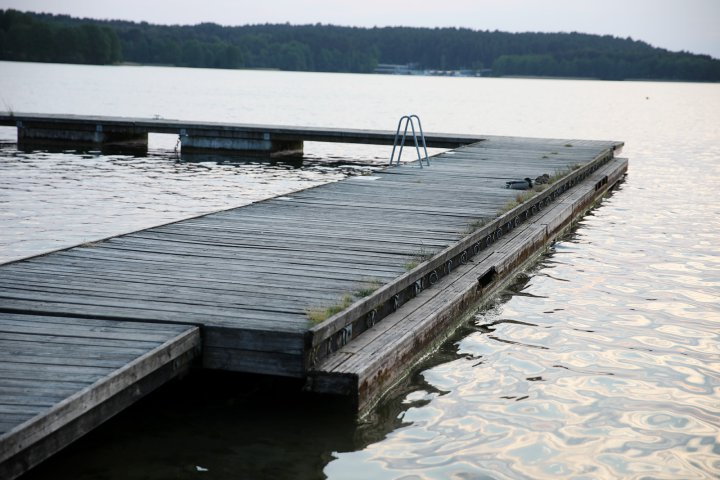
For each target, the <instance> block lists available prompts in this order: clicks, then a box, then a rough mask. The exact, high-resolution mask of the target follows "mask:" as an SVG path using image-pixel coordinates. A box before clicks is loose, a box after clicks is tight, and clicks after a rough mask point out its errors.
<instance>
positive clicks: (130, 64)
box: [0, 59, 720, 84]
mask: <svg viewBox="0 0 720 480" xmlns="http://www.w3.org/2000/svg"><path fill="white" fill-rule="evenodd" d="M0 62H8V63H29V64H32V63H35V64H44V65H77V66H86V67H162V68H192V69H202V70H225V71H227V70H238V71H248V72H287V73H328V74H341V75H383V76H391V77H434V78H465V79H468V78H476V79H507V80H577V81H597V82H653V83H694V84H697V83H701V84H718V83H720V81H709V80H707V81H700V80H666V79H659V78H658V79H653V78H625V79H622V80H608V79H602V78H592V77H553V76H539V75H503V76H478V77H472V76H465V77H459V76H458V77H453V76H450V75H397V74H390V73H375V72H325V71H317V70H282V69H279V68H212V67H187V66H183V65H170V64H156V63H137V62H119V63H109V64H102V65H95V64H88V63H71V62H37V61H19V60H3V59H0Z"/></svg>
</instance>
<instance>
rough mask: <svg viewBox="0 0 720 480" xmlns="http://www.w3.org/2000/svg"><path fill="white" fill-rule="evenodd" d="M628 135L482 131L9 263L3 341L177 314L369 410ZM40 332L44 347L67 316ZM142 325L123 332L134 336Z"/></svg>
mask: <svg viewBox="0 0 720 480" xmlns="http://www.w3.org/2000/svg"><path fill="white" fill-rule="evenodd" d="M621 147H622V143H620V142H611V141H607V142H605V141H583V140H575V139H563V140H558V139H554V140H553V139H532V138H514V137H493V136H484V137H483V141H481V142H476V143H472V144H470V145H466V146H463V147H460V148H457V149H454V150H450V151H447V152H445V153H443V154H440V155H437V156H435V157H432V158H431V166H430V167H425V168H419V166H418V165H417V164H413V163H409V164H404V165H402V166H399V167H392V168H387V169H385V170H382V171H378V172H376V173H373V174H371V175H367V176H357V177H350V178H348V179H346V180H343V181H340V182H336V183H331V184H327V185H322V186H319V187H315V188H311V189H307V190H303V191H300V192H296V193H293V194H290V195H286V196H282V197H277V198H273V199H269V200H266V201H262V202H258V203H256V204H252V205H248V206H245V207H240V208H235V209H230V210H226V211H223V212H218V213H213V214H209V215H205V216H201V217H196V218H192V219H188V220H184V221H180V222H175V223H171V224H168V225H162V226H159V227H154V228H150V229H146V230H142V231H138V232H133V233H129V234H125V235H120V236H118V237H114V238H111V239H107V240H104V241H100V242H94V243H91V244H85V245H81V246H78V247H74V248H69V249H65V250H61V251H57V252H53V253H50V254H47V255H41V256H37V257H32V258H29V259H25V260H21V261H17V262H12V263H9V264H5V265H2V266H0V342H1V341H5V340H7V341H15V339H12V338H7V339H6V338H4V336H6V335H7V334H8V332H10V333H12V334H13V335H16V334H20V335H26V334H31V333H32V332H33V331H34V330H33V329H35V328H36V323H37V321H41V322H46V323H52V324H54V325H56V326H58V325H59V326H62V325H65V324H67V326H68V329H69V331H75V332H79V331H81V330H82V329H83V328H82V327H80V325H83V322H85V327H86V328H87V329H88V331H89V332H93V331H95V330H94V329H95V327H94V322H105V323H103V325H104V326H105V327H104V328H109V327H110V326H112V325H115V324H117V325H122V326H123V327H122V328H130V327H128V325H138V328H139V335H140V337H133V338H137V340H138V341H139V342H142V341H143V337H142V335H143V332H144V331H145V333H148V334H149V332H148V331H147V330H148V329H152V328H157V329H162V328H168V329H169V330H168V332H169V333H168V335H170V337H168V338H169V339H170V338H176V337H173V336H172V335H176V336H177V335H178V332H180V333H179V335H195V334H194V333H188V332H198V331H199V338H200V347H199V349H200V351H201V353H200V354H199V355H200V356H199V360H198V364H199V365H200V366H202V367H204V368H211V369H220V370H229V371H241V372H250V373H258V374H266V375H277V376H289V377H296V378H302V379H305V380H306V388H307V389H308V390H312V391H315V392H322V393H335V394H343V395H349V396H351V397H352V398H353V399H354V400H355V403H356V405H357V407H358V408H359V409H364V408H368V407H369V406H371V405H372V403H373V402H374V401H376V400H377V398H379V396H381V395H382V393H383V392H384V391H386V389H387V388H388V387H389V386H390V385H392V384H393V383H394V382H395V381H397V380H398V379H399V378H401V377H402V375H403V373H404V372H405V371H407V368H408V367H410V366H411V365H412V363H413V362H415V361H416V360H417V359H418V358H419V356H421V355H422V354H423V353H424V352H426V351H427V349H428V348H430V347H432V345H433V344H434V343H436V342H437V341H439V339H442V338H443V337H444V335H446V334H447V332H448V331H449V328H448V327H450V326H451V325H452V323H453V321H455V320H456V319H457V317H458V315H459V314H460V313H462V311H463V310H464V309H465V308H467V307H468V305H470V304H471V302H473V301H476V300H478V299H484V298H487V297H488V296H489V295H491V294H492V293H493V292H494V291H495V290H496V289H497V288H499V286H500V285H502V283H503V282H505V281H507V280H508V279H509V278H511V277H512V275H513V274H514V273H515V272H516V271H517V270H518V269H519V268H522V265H523V264H524V263H525V262H527V261H528V260H529V259H531V258H532V256H533V255H534V254H535V253H537V252H538V251H540V250H541V249H542V248H543V247H544V246H545V245H547V244H548V242H549V241H551V240H552V239H553V238H554V237H555V236H556V235H558V234H559V233H560V232H561V231H562V229H563V228H565V227H566V226H567V225H568V224H569V222H571V221H572V220H573V219H574V218H576V217H577V216H579V215H581V214H582V213H583V212H584V210H585V209H586V208H588V206H590V205H591V204H592V202H593V201H595V200H596V199H597V198H599V197H600V196H601V195H603V194H604V192H605V191H606V190H607V189H608V188H610V187H611V186H612V185H613V184H615V183H616V182H617V181H618V180H619V179H620V178H621V177H622V175H623V174H624V172H625V170H626V169H627V161H626V160H623V159H618V158H616V157H615V154H616V152H617V151H619V149H620V148H621ZM543 174H547V175H548V176H550V177H553V181H552V183H550V184H548V185H546V186H545V187H543V188H541V189H539V191H536V192H533V193H532V194H530V193H526V194H525V195H524V196H523V192H519V191H516V190H510V189H507V188H505V186H506V182H508V181H512V180H520V179H523V178H525V177H529V178H535V177H538V176H541V175H543ZM518 195H521V197H518ZM5 319H7V320H5ZM4 321H5V322H6V323H8V322H9V323H8V324H12V326H13V327H12V328H13V329H14V330H7V329H3V327H2V325H3V322H4ZM23 329H25V330H27V331H26V332H25V331H23ZM175 329H180V330H175ZM182 329H188V330H182ZM38 333H41V334H42V335H44V336H45V337H51V338H50V339H49V340H48V342H50V343H48V345H51V343H52V341H53V340H52V337H54V336H55V335H60V336H62V328H61V331H60V332H59V333H51V332H45V331H42V332H38ZM84 335H85V334H80V333H78V334H77V335H71V336H73V337H75V336H77V337H84ZM133 335H134V333H133ZM133 338H129V337H128V338H125V339H122V340H123V342H124V343H123V345H125V346H126V347H127V348H130V349H133V348H136V347H135V346H134V345H133ZM148 338H149V337H148ZM191 343H192V342H191ZM138 345H141V344H138ZM146 346H149V345H146ZM48 348H50V349H52V348H51V347H48ZM138 348H140V347H138ZM195 348H196V347H195V346H193V347H191V348H190V350H193V351H195ZM72 350H73V355H79V356H82V352H85V351H86V350H87V353H88V354H91V352H90V351H89V349H83V348H78V349H74V348H73V349H72ZM57 351H58V352H66V351H68V348H65V347H63V348H59V349H57ZM133 351H134V350H133ZM188 351H189V350H188ZM135 353H137V354H141V352H140V351H137V352H135ZM188 355H189V354H188ZM183 358H185V357H183ZM4 361H8V362H10V363H7V364H2V365H0V372H9V373H7V376H3V375H4V373H0V381H6V382H10V383H14V381H13V379H14V378H15V377H13V375H16V373H13V372H17V371H20V369H18V367H16V366H15V365H14V363H13V362H12V358H10V357H8V358H6V359H4ZM126 361H127V362H130V363H131V362H132V359H130V358H128V359H126ZM182 364H183V365H184V364H185V363H182ZM117 368H120V369H122V368H123V367H122V366H119V365H118V366H117ZM93 381H95V380H93ZM93 385H94V384H93ZM21 388H24V387H21ZM87 388H90V389H91V390H92V389H93V387H87ZM58 392H61V393H59V395H63V394H67V395H69V396H70V397H72V395H73V394H72V392H70V391H69V390H68V391H67V392H65V390H62V391H61V390H59V391H58ZM62 392H64V393H62ZM23 395H25V397H23ZM32 396H33V394H31V390H27V392H26V391H25V390H23V391H22V392H20V397H18V398H17V399H16V401H18V402H24V401H25V400H23V398H27V399H28V401H29V399H30V398H31V397H32ZM70 397H68V398H70ZM0 401H2V399H1V398H0ZM46 407H47V405H46ZM0 412H2V410H0ZM0 423H2V418H1V414H0ZM6 423H7V424H8V426H10V427H11V428H13V427H12V426H11V424H10V423H8V422H6ZM24 435H25V434H20V436H19V437H16V438H20V439H21V441H22V442H25V440H24V439H23V436H24ZM3 438H4V437H3ZM63 438H67V439H68V440H67V441H70V440H72V439H73V438H74V437H72V436H70V437H63ZM5 461H7V458H6V460H5ZM15 464H17V462H15ZM13 468H15V469H17V467H16V466H13ZM8 471H16V470H11V469H9V468H8Z"/></svg>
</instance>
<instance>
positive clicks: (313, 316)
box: [305, 279, 383, 325]
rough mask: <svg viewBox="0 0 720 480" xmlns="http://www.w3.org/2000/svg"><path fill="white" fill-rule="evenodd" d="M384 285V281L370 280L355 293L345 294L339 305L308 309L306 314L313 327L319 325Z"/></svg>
mask: <svg viewBox="0 0 720 480" xmlns="http://www.w3.org/2000/svg"><path fill="white" fill-rule="evenodd" d="M382 285H383V282H382V280H378V279H372V280H368V281H366V282H364V283H363V284H362V286H361V287H360V288H358V289H357V290H356V291H354V292H353V293H346V294H344V295H343V296H342V297H341V298H340V300H338V302H337V303H335V304H333V305H330V306H327V307H313V308H308V309H306V310H305V314H306V315H307V317H308V319H309V320H310V323H312V324H313V325H317V324H318V323H321V322H324V321H325V320H327V319H328V318H330V317H332V316H333V315H335V314H336V313H340V312H342V311H343V310H345V309H346V308H348V307H349V306H350V305H352V304H353V303H355V302H356V301H357V300H359V299H361V298H365V297H367V296H370V295H372V294H373V292H375V290H377V289H378V288H380V287H382Z"/></svg>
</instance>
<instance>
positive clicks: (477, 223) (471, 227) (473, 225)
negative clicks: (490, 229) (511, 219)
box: [460, 218, 489, 235]
mask: <svg viewBox="0 0 720 480" xmlns="http://www.w3.org/2000/svg"><path fill="white" fill-rule="evenodd" d="M488 222H489V219H487V218H480V219H477V220H474V221H472V222H470V223H468V224H467V227H465V230H463V231H462V232H460V233H462V234H463V235H470V234H471V233H473V232H474V231H475V230H477V229H479V228H482V227H484V226H485V225H487V223H488Z"/></svg>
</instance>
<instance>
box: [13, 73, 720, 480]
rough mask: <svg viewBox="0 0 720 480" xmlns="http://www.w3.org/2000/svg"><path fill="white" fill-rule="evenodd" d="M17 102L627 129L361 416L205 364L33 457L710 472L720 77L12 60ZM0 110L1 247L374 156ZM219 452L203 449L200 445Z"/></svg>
mask: <svg viewBox="0 0 720 480" xmlns="http://www.w3.org/2000/svg"><path fill="white" fill-rule="evenodd" d="M2 102H4V103H5V105H7V107H8V108H12V109H13V110H14V111H16V112H55V113H87V114H102V115H127V116H140V117H152V116H154V115H160V116H162V117H165V118H178V119H191V120H212V121H237V122H248V123H270V124H285V125H313V126H314V125H317V126H329V127H352V128H379V129H391V128H394V127H395V122H396V121H397V119H398V118H399V117H400V116H401V115H403V114H406V113H409V112H412V113H417V114H419V115H420V116H421V118H422V119H423V121H424V124H423V126H424V127H425V129H426V130H427V131H445V132H455V133H475V134H497V135H519V136H538V137H559V138H587V139H613V140H623V141H625V142H626V147H625V149H624V152H623V155H624V156H627V157H629V158H630V161H631V163H630V173H629V176H628V177H627V179H626V181H625V182H624V183H623V184H622V185H621V186H620V187H619V188H618V189H616V190H615V191H614V192H613V193H612V194H611V195H610V196H608V197H607V198H606V199H604V200H603V201H602V203H601V204H600V205H599V206H598V207H597V208H596V209H594V210H593V211H592V212H591V213H590V214H589V215H587V216H586V217H585V218H584V219H583V220H582V221H581V222H580V223H579V225H578V226H577V228H575V229H574V230H573V231H572V232H571V233H570V234H569V235H567V236H566V237H565V238H563V239H562V240H561V241H559V242H557V243H556V244H554V245H553V247H552V248H551V249H550V250H549V251H548V252H547V254H546V255H544V256H543V257H542V258H541V259H540V261H539V262H538V263H537V264H536V265H535V266H534V267H533V268H532V269H531V270H530V271H528V272H526V274H525V275H523V276H521V278H519V279H518V281H517V282H516V283H515V284H514V285H512V286H511V287H509V288H508V289H507V290H506V291H504V292H503V293H502V294H501V295H500V296H499V297H498V298H497V299H496V300H495V301H493V302H492V304H491V305H487V306H485V307H483V308H479V309H478V310H477V311H476V312H475V313H474V315H472V317H471V318H470V319H469V320H468V321H467V322H465V323H464V324H463V325H462V327H461V328H460V329H459V330H458V332H457V333H456V334H455V335H454V336H453V337H452V338H451V339H450V340H449V341H447V342H446V343H445V344H444V345H443V346H442V347H441V348H440V350H439V351H438V352H436V353H435V354H433V355H431V356H430V357H429V358H428V359H427V360H426V361H425V362H424V363H423V364H422V365H419V366H418V367H417V368H416V369H414V371H413V374H412V375H411V376H410V377H409V378H408V379H407V380H406V381H405V382H404V383H403V384H402V385H400V386H398V388H396V389H395V390H393V391H392V392H391V393H390V394H389V395H388V396H387V398H386V399H385V400H384V401H383V402H382V403H381V404H380V405H379V406H378V407H377V409H375V410H374V411H373V412H372V413H371V414H370V415H369V416H368V417H367V418H365V419H363V420H362V421H357V420H356V419H355V417H354V416H353V415H351V414H349V413H347V412H346V411H344V410H342V409H340V408H335V407H333V405H332V403H331V402H327V401H325V400H322V399H320V400H319V399H315V398H308V397H305V396H302V395H296V394H294V393H292V392H293V391H294V388H295V386H294V385H292V384H291V385H278V384H275V383H272V384H265V383H264V382H261V381H258V380H256V379H249V378H247V377H243V376H239V377H235V376H224V375H222V376H219V377H215V376H213V375H203V376H198V375H191V376H190V378H188V379H186V380H184V381H181V382H176V383H175V384H173V385H169V386H168V387H166V388H164V389H162V390H161V391H160V392H158V393H157V394H155V395H152V396H151V397H150V398H149V399H148V400H147V401H144V402H141V403H140V404H139V405H138V406H136V407H134V408H132V409H130V410H129V411H128V412H126V413H124V414H122V415H120V416H119V417H118V418H116V419H114V420H112V421H111V422H109V423H108V424H107V425H106V426H105V427H103V428H101V429H99V430H98V431H97V432H95V433H93V434H91V435H89V436H88V437H87V438H86V439H84V440H83V441H81V442H79V443H78V444H76V445H75V446H74V447H71V448H70V449H68V450H67V451H66V452H65V453H64V454H62V455H59V456H58V457H56V458H54V459H52V460H51V461H49V462H47V463H46V464H45V465H44V466H42V467H41V468H39V469H38V470H37V471H35V472H34V473H33V474H32V477H33V478H53V479H57V478H68V479H69V478H72V479H85V478H87V479H89V478H118V479H120V478H137V479H140V478H153V479H165V478H182V479H184V478H187V479H196V478H206V479H211V478H323V477H325V476H327V477H329V478H332V479H370V478H372V479H397V478H403V479H448V478H455V479H485V478H513V479H515V478H530V479H534V478H557V477H572V478H583V479H584V478H587V479H591V478H608V479H610V478H637V479H641V478H642V479H644V478H673V479H677V478H682V479H689V478H717V472H719V471H720V338H719V336H718V333H719V332H720V199H719V196H718V187H720V85H712V84H688V83H652V82H596V81H571V80H530V79H489V78H439V77H400V76H380V75H345V74H319V73H290V72H261V71H223V70H202V69H180V68H161V67H94V66H68V65H39V64H21V63H8V62H0V109H4V108H5V107H4V106H2V104H1V103H2ZM13 138H14V129H0V139H1V140H2V141H3V142H4V143H3V145H2V148H0V205H1V206H2V210H1V211H0V245H2V247H1V248H2V257H0V260H4V261H7V260H10V259H12V258H19V257H22V256H26V255H30V254H34V253H40V252H42V251H46V250H49V249H53V248H58V247H61V246H64V245H70V244H74V243H79V242H84V241H90V240H93V239H96V238H102V237H104V236H108V235H113V234H117V233H121V232H124V231H129V230H134V229H137V228H141V227H145V226H150V225H154V224H158V223H163V222H167V221H170V220H173V219H179V218H184V217H186V216H192V215H196V214H198V213H201V212H205V211H212V210H215V209H221V208H229V207H232V206H236V205H241V204H245V203H248V202H251V201H256V200H259V199H261V198H264V197H267V196H271V195H277V194H281V193H285V192H287V191H291V190H294V189H298V188H304V187H307V186H310V185H315V184H318V183H322V182H326V181H335V180H338V179H341V178H343V177H344V176H346V175H348V174H352V173H353V172H354V171H357V170H358V169H372V168H377V167H378V166H380V165H382V163H383V162H384V161H386V158H387V155H388V153H389V148H387V147H358V146H347V145H323V144H311V145H308V146H307V148H306V153H307V155H306V157H307V158H306V159H305V160H304V161H303V162H301V163H298V162H295V163H284V162H276V163H272V164H271V163H266V162H259V161H258V162H232V161H231V162H226V161H223V162H216V161H213V159H201V161H199V162H184V161H179V160H178V159H177V158H176V156H175V154H174V152H173V151H172V149H173V147H174V144H175V139H174V138H171V137H154V138H152V139H151V148H150V152H149V154H148V155H147V156H142V157H132V156H121V155H110V156H106V155H102V154H100V153H99V152H60V153H58V152H55V153H53V152H46V151H39V152H19V151H18V150H17V148H16V145H14V144H13V143H12V142H13ZM198 466H200V467H203V468H206V469H207V470H208V471H198V469H197V467H198Z"/></svg>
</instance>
